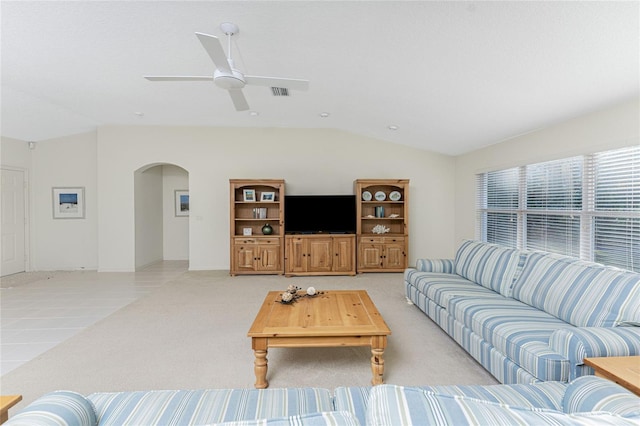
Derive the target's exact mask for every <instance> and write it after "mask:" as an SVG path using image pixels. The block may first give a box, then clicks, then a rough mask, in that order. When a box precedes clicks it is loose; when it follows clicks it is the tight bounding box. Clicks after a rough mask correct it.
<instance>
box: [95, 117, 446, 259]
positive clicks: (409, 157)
mask: <svg viewBox="0 0 640 426" xmlns="http://www.w3.org/2000/svg"><path fill="white" fill-rule="evenodd" d="M123 153H126V155H123ZM98 158H99V162H98V166H97V169H98V191H99V193H100V199H99V201H98V203H99V205H98V208H99V211H100V217H101V220H100V223H99V235H100V236H108V238H100V239H99V241H98V252H99V255H100V256H99V257H100V265H99V270H102V271H128V270H133V269H134V268H135V262H134V258H135V218H134V214H133V206H134V201H133V200H134V181H133V172H134V171H135V170H137V169H139V168H140V167H143V166H145V165H148V164H161V163H169V164H174V165H176V166H179V167H181V168H183V169H185V170H186V171H187V172H188V174H189V195H190V216H189V259H190V269H192V270H202V269H228V268H229V240H228V235H229V179H231V178H284V179H285V180H286V184H287V186H286V191H287V193H291V194H301V193H317V194H332V193H335V194H352V193H353V181H354V180H355V179H357V178H408V179H411V185H410V197H411V198H410V215H411V218H410V221H411V222H410V249H409V250H410V263H413V262H414V261H415V259H416V258H417V257H422V256H443V255H445V254H449V253H451V252H453V235H454V234H453V232H454V214H453V213H454V211H453V207H454V194H453V190H454V177H455V175H454V159H453V158H452V157H447V156H443V155H439V154H434V153H429V152H425V151H422V150H418V149H414V148H409V147H404V146H400V145H394V144H390V143H386V142H382V141H379V140H374V139H369V138H365V137H361V136H357V135H353V134H349V133H345V132H341V131H336V130H326V129H323V130H309V129H228V128H203V127H143V126H135V127H134V126H105V127H101V128H99V129H98Z"/></svg>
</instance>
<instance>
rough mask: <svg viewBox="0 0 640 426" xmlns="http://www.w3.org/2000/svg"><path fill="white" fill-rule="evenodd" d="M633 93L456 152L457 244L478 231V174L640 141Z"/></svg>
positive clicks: (638, 113)
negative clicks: (616, 101) (583, 112)
mask: <svg viewBox="0 0 640 426" xmlns="http://www.w3.org/2000/svg"><path fill="white" fill-rule="evenodd" d="M639 105H640V102H639V100H638V99H634V100H632V101H629V102H625V103H622V104H619V105H616V106H614V107H612V108H608V109H606V110H602V111H599V112H596V113H593V114H588V115H584V116H581V117H578V118H575V119H573V120H570V121H567V122H564V123H560V124H558V125H555V126H552V127H549V128H546V129H543V130H539V131H536V132H532V133H529V134H526V135H523V136H520V137H517V138H513V139H510V140H508V141H505V142H502V143H498V144H495V145H491V146H489V147H487V148H484V149H480V150H477V151H474V152H471V153H469V154H466V155H461V156H459V157H457V158H456V177H455V179H456V185H455V194H456V201H455V213H456V221H455V222H456V229H455V244H456V245H457V244H458V243H459V242H460V241H461V240H462V239H465V238H474V237H475V220H476V218H475V208H476V206H475V201H476V187H475V185H476V180H475V179H476V174H478V173H481V172H486V171H490V170H500V169H505V168H509V167H516V166H521V165H525V164H532V163H537V162H542V161H548V160H554V159H558V158H565V157H571V156H575V155H580V154H588V153H592V152H598V151H606V150H609V149H615V148H621V147H624V146H631V145H637V144H639V143H640V108H639Z"/></svg>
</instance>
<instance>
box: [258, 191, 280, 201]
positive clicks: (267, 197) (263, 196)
mask: <svg viewBox="0 0 640 426" xmlns="http://www.w3.org/2000/svg"><path fill="white" fill-rule="evenodd" d="M275 199H276V193H275V192H261V193H260V201H274V200H275Z"/></svg>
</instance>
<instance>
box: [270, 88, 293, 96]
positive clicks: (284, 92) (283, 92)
mask: <svg viewBox="0 0 640 426" xmlns="http://www.w3.org/2000/svg"><path fill="white" fill-rule="evenodd" d="M271 93H272V94H273V96H289V89H287V88H286V87H271Z"/></svg>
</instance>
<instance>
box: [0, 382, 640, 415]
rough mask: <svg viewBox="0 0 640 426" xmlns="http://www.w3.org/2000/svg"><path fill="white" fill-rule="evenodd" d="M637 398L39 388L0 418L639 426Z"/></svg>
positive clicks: (604, 386) (496, 390)
mask: <svg viewBox="0 0 640 426" xmlns="http://www.w3.org/2000/svg"><path fill="white" fill-rule="evenodd" d="M638 422H640V398H639V397H637V396H636V395H634V394H632V393H631V392H629V391H627V390H626V389H624V388H622V387H620V386H619V385H617V384H615V383H613V382H610V381H608V380H606V379H602V378H599V377H595V376H586V377H581V378H579V379H576V380H575V381H574V382H572V383H564V382H543V383H537V384H529V385H492V386H424V387H403V386H394V385H379V386H375V387H339V388H336V389H335V391H334V393H333V395H331V394H330V393H329V391H328V390H326V389H314V388H291V389H246V390H243V389H228V390H224V389H217V390H200V391H148V392H113V393H95V394H91V395H89V396H87V397H84V396H82V395H80V394H78V393H75V392H69V391H58V392H52V393H50V394H47V395H45V396H43V397H41V398H40V399H38V400H36V401H34V402H33V403H31V404H30V405H28V406H27V407H26V408H25V409H23V410H22V411H20V412H19V413H18V414H16V415H15V416H13V417H11V418H10V419H9V421H8V423H6V424H5V425H6V426H26V425H28V426H97V425H118V426H127V425H135V426H161V425H162V426H170V425H175V426H187V425H214V424H215V425H218V424H220V425H225V426H232V425H233V426H258V425H271V426H293V425H296V426H330V425H333V426H358V425H379V426H404V425H406V426H409V425H420V426H426V425H455V426H464V425H491V424H493V425H507V424H535V425H538V424H540V425H542V424H552V425H575V424H580V425H603V424H612V425H637V424H639V423H638Z"/></svg>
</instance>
